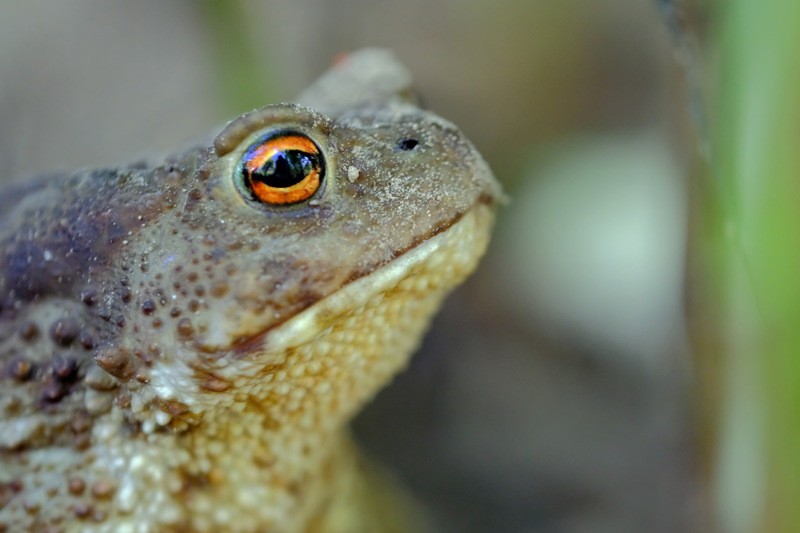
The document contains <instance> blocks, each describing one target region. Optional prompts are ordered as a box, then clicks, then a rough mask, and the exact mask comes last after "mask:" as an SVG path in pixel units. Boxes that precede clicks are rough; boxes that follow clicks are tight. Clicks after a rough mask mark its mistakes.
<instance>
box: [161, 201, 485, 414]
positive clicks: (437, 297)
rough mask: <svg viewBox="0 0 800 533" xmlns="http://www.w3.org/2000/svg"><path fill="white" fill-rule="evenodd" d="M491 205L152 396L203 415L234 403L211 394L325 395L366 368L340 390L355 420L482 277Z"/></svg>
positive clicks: (177, 371) (185, 369)
mask: <svg viewBox="0 0 800 533" xmlns="http://www.w3.org/2000/svg"><path fill="white" fill-rule="evenodd" d="M493 203H494V202H493V200H491V199H488V198H487V199H485V200H483V199H482V200H479V201H478V202H477V203H476V204H475V205H474V206H473V207H472V208H471V209H469V210H468V211H467V212H466V213H465V214H463V215H462V216H461V217H460V218H459V219H458V220H457V221H456V222H454V223H453V224H452V225H451V226H450V227H449V228H447V229H445V230H444V231H441V232H440V233H438V234H436V235H434V236H432V237H430V238H428V239H426V240H424V241H422V242H421V243H419V244H418V245H416V246H415V247H413V248H411V249H410V250H408V251H407V252H405V253H403V254H402V255H400V256H398V257H397V258H395V259H393V260H392V261H390V262H389V263H387V264H385V265H384V266H382V267H380V268H378V269H377V270H375V271H373V272H372V273H369V274H367V275H365V276H363V277H361V278H359V279H356V280H355V281H352V282H351V283H348V284H347V285H345V286H344V287H342V288H341V289H339V290H337V291H335V292H334V293H332V294H330V295H329V296H327V297H325V298H323V299H321V300H319V301H318V302H316V303H314V304H313V305H311V306H310V307H308V308H306V309H305V310H303V311H301V312H300V313H298V314H296V315H295V316H294V317H292V318H290V319H289V320H287V321H285V322H283V323H281V324H279V325H277V326H275V327H273V328H270V329H269V330H268V331H266V332H265V333H263V334H259V335H257V336H255V337H254V338H252V339H251V340H249V341H245V342H244V343H242V344H240V345H237V346H235V347H233V348H231V349H230V350H227V351H226V350H222V351H216V352H214V353H207V354H204V356H203V360H202V362H200V361H197V364H193V365H188V366H185V365H183V364H179V361H180V360H181V359H183V358H176V359H173V360H172V363H173V364H165V365H160V366H158V367H157V368H153V372H152V374H151V381H150V387H151V389H152V390H153V392H155V395H156V396H158V397H159V398H161V399H164V400H177V401H179V402H180V403H182V404H184V405H186V406H187V407H189V409H190V410H191V411H195V412H202V411H205V410H207V409H212V408H213V407H214V406H218V407H219V406H221V405H229V404H230V403H232V401H233V399H232V396H231V397H230V398H226V397H225V396H226V395H225V394H219V393H213V392H212V393H209V389H212V391H213V389H215V388H217V389H220V391H222V390H225V391H227V390H228V389H233V390H236V389H240V390H247V391H250V392H256V391H258V390H267V389H273V388H275V387H278V388H279V389H280V390H283V391H284V392H288V390H290V389H293V388H295V387H297V386H300V387H301V388H303V389H313V388H314V387H315V386H317V385H320V384H322V385H321V387H322V388H327V387H328V386H329V385H324V383H325V382H328V381H330V378H331V376H330V373H331V372H333V373H338V372H342V373H344V374H350V373H351V372H350V370H349V367H351V366H353V365H356V366H358V365H362V366H364V367H365V369H366V372H367V374H369V376H366V375H364V376H361V377H358V381H361V380H364V382H362V383H358V384H356V383H351V384H350V386H349V387H347V386H344V385H343V384H342V383H341V381H340V382H338V383H337V384H336V385H335V386H334V388H335V387H336V386H343V387H344V388H349V389H350V390H349V391H347V392H345V391H344V390H343V391H342V394H345V396H347V397H348V398H349V401H346V403H347V404H348V405H349V408H347V409H346V411H347V413H349V412H351V411H352V410H354V409H357V407H358V405H360V403H361V401H360V400H362V399H364V398H367V397H369V396H371V395H372V394H373V393H374V391H376V390H377V389H378V388H380V387H381V386H382V385H383V384H384V383H385V381H386V380H388V379H389V378H390V376H391V375H392V374H394V373H395V372H397V371H398V370H399V369H401V368H402V367H403V366H404V365H405V363H406V361H407V359H408V356H409V354H410V353H411V351H412V350H413V349H414V348H416V346H417V344H418V342H419V338H420V337H421V335H422V333H423V332H424V329H425V327H426V325H427V323H428V320H429V317H430V315H432V314H433V312H434V311H435V310H436V308H437V307H438V306H439V303H440V302H441V300H442V299H443V298H444V297H445V296H446V295H447V294H448V293H449V292H450V290H452V288H453V287H455V286H456V285H458V284H459V283H460V282H461V281H463V279H464V278H465V277H466V276H467V275H468V274H469V273H470V272H471V271H472V270H473V269H474V268H475V266H476V264H477V262H478V260H479V259H480V257H481V256H482V255H483V252H484V251H485V248H486V245H487V243H488V240H489V234H490V231H491V226H492V221H493V212H494V208H493ZM186 355H189V354H186ZM165 363H166V361H165ZM343 367H344V368H345V370H346V372H345V370H343ZM293 376H294V377H293ZM209 382H212V383H214V384H215V386H212V387H209V386H208V384H209ZM220 383H222V384H225V385H224V386H220V385H219V384H220ZM190 384H191V385H192V386H186V385H190ZM340 400H344V398H340ZM342 407H344V406H342ZM342 414H345V413H342ZM161 418H162V419H163V418H164V417H163V416H162V417H161ZM333 419H340V417H336V416H334V417H332V418H330V419H329V420H333Z"/></svg>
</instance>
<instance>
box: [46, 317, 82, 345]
mask: <svg viewBox="0 0 800 533" xmlns="http://www.w3.org/2000/svg"><path fill="white" fill-rule="evenodd" d="M80 332H81V325H80V323H79V322H78V320H77V319H76V318H74V317H71V316H70V317H64V318H60V319H58V320H56V321H55V322H53V324H52V325H51V326H50V337H51V338H52V339H53V341H55V343H56V344H58V345H60V346H69V345H70V344H72V342H73V341H74V340H75V339H76V338H78V335H79V334H80Z"/></svg>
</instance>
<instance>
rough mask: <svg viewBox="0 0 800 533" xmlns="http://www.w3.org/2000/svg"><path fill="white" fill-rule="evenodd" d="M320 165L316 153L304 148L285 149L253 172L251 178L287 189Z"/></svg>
mask: <svg viewBox="0 0 800 533" xmlns="http://www.w3.org/2000/svg"><path fill="white" fill-rule="evenodd" d="M318 165H319V159H318V158H317V156H316V155H314V154H309V153H308V152H303V151H302V150H283V151H281V152H277V153H276V154H275V155H273V156H272V157H270V158H269V159H267V160H266V161H265V162H264V164H263V165H261V167H260V168H259V169H258V170H256V171H255V172H253V173H252V175H251V179H252V180H254V181H260V182H262V183H264V184H266V185H269V186H270V187H275V188H278V189H285V188H287V187H291V186H292V185H296V184H298V183H300V182H301V181H303V180H304V179H305V178H306V176H308V175H309V174H310V173H311V172H312V171H313V170H314V168H316V167H317V166H318Z"/></svg>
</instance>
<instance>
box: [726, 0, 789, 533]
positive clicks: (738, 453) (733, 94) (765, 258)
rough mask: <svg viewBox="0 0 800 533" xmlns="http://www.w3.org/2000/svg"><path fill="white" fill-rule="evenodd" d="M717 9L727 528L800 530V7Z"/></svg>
mask: <svg viewBox="0 0 800 533" xmlns="http://www.w3.org/2000/svg"><path fill="white" fill-rule="evenodd" d="M717 8H718V12H719V16H720V18H719V22H720V26H719V28H718V30H719V35H718V37H719V41H718V43H719V53H720V71H719V76H718V79H717V84H718V85H717V104H718V108H717V124H716V128H715V133H716V141H717V142H716V152H715V154H714V164H715V174H716V176H715V179H717V180H718V182H719V183H720V184H721V185H722V187H721V188H722V189H723V190H725V191H726V194H728V195H729V198H727V200H728V205H729V207H730V211H729V213H728V215H729V218H728V219H727V220H725V221H723V222H722V224H724V225H725V227H724V228H723V227H721V228H719V230H720V231H718V232H717V235H718V236H720V238H724V239H726V241H727V248H726V252H725V253H724V254H723V255H722V256H721V257H720V258H719V259H721V262H720V263H719V265H718V266H719V269H718V272H719V274H720V275H721V276H723V277H724V280H725V281H724V282H723V283H724V286H725V297H724V300H725V301H724V305H725V309H726V316H725V321H726V325H725V327H724V331H725V333H726V335H727V342H728V358H727V366H728V372H727V374H728V383H727V393H726V398H725V402H726V403H725V407H724V408H723V409H724V410H725V413H723V434H722V442H721V447H722V449H721V450H720V456H719V457H720V462H719V468H720V471H719V475H718V478H717V482H718V483H717V491H718V493H717V496H718V502H719V503H720V507H719V509H720V512H721V519H722V524H721V525H722V526H723V530H726V531H753V530H757V531H797V530H798V528H800V31H798V23H800V2H797V1H790V0H783V1H781V0H770V1H766V2H754V1H752V0H727V1H725V0H722V1H720V2H718V4H717ZM745 429H746V430H745ZM757 467H761V468H760V470H759V469H758V468H757ZM745 474H747V475H745Z"/></svg>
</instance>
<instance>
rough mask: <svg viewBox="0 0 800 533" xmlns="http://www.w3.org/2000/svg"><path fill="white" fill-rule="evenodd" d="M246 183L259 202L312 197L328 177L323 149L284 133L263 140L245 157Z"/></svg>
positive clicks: (289, 201)
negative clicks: (326, 175)
mask: <svg viewBox="0 0 800 533" xmlns="http://www.w3.org/2000/svg"><path fill="white" fill-rule="evenodd" d="M242 171H243V172H244V178H245V184H246V185H247V187H248V188H249V189H250V191H252V193H253V196H254V197H255V199H257V200H259V201H261V202H264V203H266V204H271V205H286V204H295V203H298V202H302V201H304V200H307V199H308V198H311V196H313V195H314V193H315V192H317V190H318V189H319V188H320V185H322V179H323V177H324V174H325V169H324V163H323V158H322V154H321V153H320V149H319V147H318V146H317V145H316V144H315V143H314V141H312V140H311V139H309V138H308V137H306V136H305V135H302V134H300V133H294V132H288V133H287V132H283V133H279V134H277V135H273V136H270V137H267V138H265V139H261V140H260V141H258V142H256V143H255V144H253V146H251V147H250V148H249V149H248V150H247V152H246V153H245V155H244V158H243V165H242Z"/></svg>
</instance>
